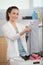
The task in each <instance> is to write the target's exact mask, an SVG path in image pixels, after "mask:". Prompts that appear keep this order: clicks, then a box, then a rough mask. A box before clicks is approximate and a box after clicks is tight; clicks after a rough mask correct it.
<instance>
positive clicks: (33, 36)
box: [27, 20, 39, 54]
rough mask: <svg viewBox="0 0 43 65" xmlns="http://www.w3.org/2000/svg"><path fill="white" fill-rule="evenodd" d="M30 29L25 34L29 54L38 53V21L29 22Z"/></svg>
mask: <svg viewBox="0 0 43 65" xmlns="http://www.w3.org/2000/svg"><path fill="white" fill-rule="evenodd" d="M30 26H31V31H30V32H28V34H27V36H28V39H27V46H28V51H29V54H32V53H38V52H39V28H38V21H37V20H33V21H32V22H30Z"/></svg>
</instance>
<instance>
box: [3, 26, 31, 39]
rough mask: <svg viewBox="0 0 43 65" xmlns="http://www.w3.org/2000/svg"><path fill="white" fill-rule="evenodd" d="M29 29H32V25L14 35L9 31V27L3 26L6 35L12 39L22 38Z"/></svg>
mask: <svg viewBox="0 0 43 65" xmlns="http://www.w3.org/2000/svg"><path fill="white" fill-rule="evenodd" d="M29 31H30V27H27V28H25V29H24V30H23V31H21V32H20V33H17V34H14V35H13V34H11V33H10V32H9V30H8V29H6V28H4V27H3V28H2V32H3V34H4V36H5V37H6V38H8V39H11V40H16V39H18V38H20V37H21V36H22V35H23V34H24V33H26V32H29Z"/></svg>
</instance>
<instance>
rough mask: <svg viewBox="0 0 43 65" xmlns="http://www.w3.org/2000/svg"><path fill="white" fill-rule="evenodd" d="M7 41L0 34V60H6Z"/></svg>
mask: <svg viewBox="0 0 43 65" xmlns="http://www.w3.org/2000/svg"><path fill="white" fill-rule="evenodd" d="M6 53H7V43H6V40H5V38H4V37H3V36H0V62H7V59H6V55H7V54H6Z"/></svg>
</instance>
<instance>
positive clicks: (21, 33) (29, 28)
mask: <svg viewBox="0 0 43 65" xmlns="http://www.w3.org/2000/svg"><path fill="white" fill-rule="evenodd" d="M30 30H31V27H28V26H26V28H25V29H24V30H23V31H22V32H20V33H19V34H20V35H23V34H24V33H26V32H29V31H30Z"/></svg>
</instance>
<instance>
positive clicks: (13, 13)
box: [9, 9, 19, 21]
mask: <svg viewBox="0 0 43 65" xmlns="http://www.w3.org/2000/svg"><path fill="white" fill-rule="evenodd" d="M18 15H19V10H17V9H12V10H11V12H10V13H9V20H12V21H15V20H17V19H18Z"/></svg>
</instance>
